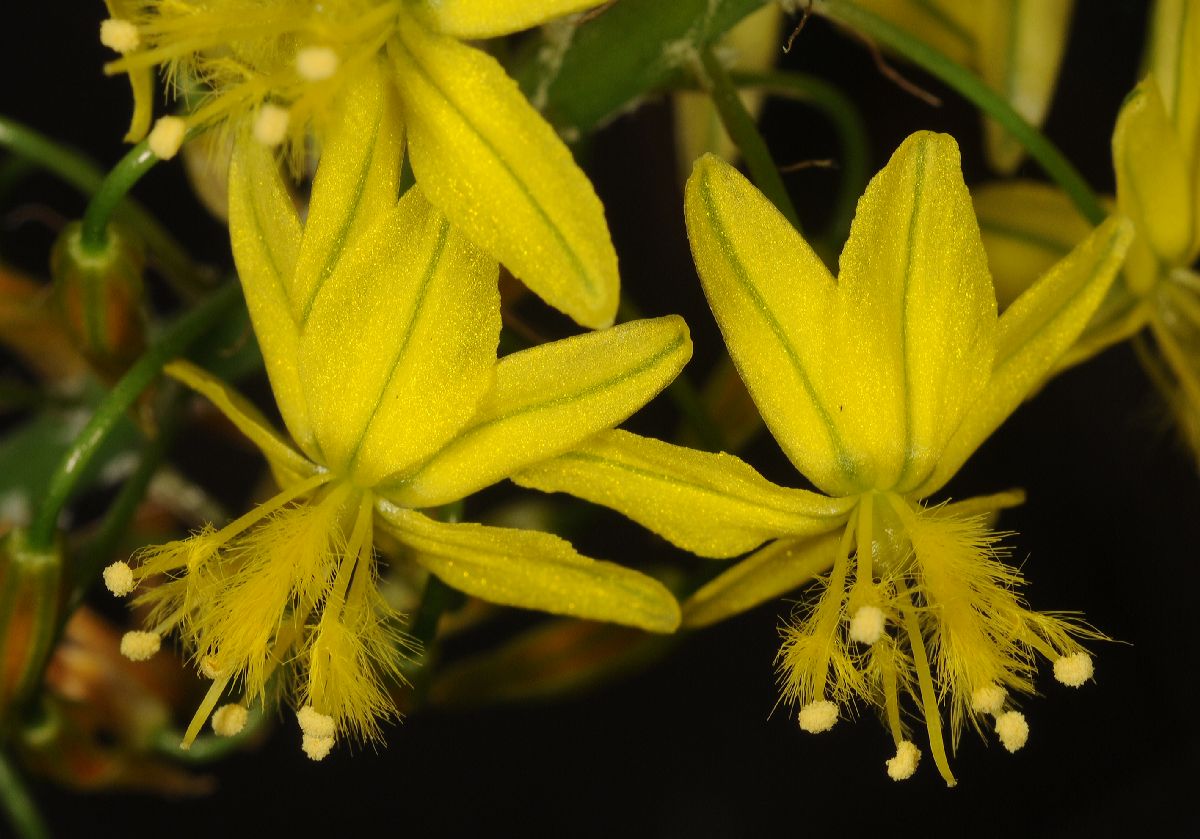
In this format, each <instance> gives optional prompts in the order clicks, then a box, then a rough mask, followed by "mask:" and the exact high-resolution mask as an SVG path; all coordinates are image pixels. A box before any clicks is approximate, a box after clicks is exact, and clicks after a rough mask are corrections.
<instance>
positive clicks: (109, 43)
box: [100, 17, 142, 55]
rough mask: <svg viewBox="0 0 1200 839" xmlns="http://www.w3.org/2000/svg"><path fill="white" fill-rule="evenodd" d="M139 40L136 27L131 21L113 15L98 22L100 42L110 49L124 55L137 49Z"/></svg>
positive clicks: (140, 40)
mask: <svg viewBox="0 0 1200 839" xmlns="http://www.w3.org/2000/svg"><path fill="white" fill-rule="evenodd" d="M141 42H142V39H141V36H140V35H138V30H137V27H136V26H134V25H133V23H132V22H131V21H128V20H122V19H121V18H115V17H114V18H109V19H108V20H105V21H102V22H101V23H100V43H102V44H104V46H106V47H108V48H109V49H110V50H115V51H116V52H119V53H121V55H124V54H125V53H127V52H133V51H134V50H135V49H137V48H138V45H139V44H141Z"/></svg>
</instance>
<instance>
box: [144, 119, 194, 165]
mask: <svg viewBox="0 0 1200 839" xmlns="http://www.w3.org/2000/svg"><path fill="white" fill-rule="evenodd" d="M186 134H187V123H186V122H185V121H184V120H183V119H182V118H180V117H160V118H159V119H158V121H157V122H155V123H154V127H153V128H151V129H150V136H149V137H147V138H146V145H148V146H149V147H150V151H152V152H154V154H155V155H157V156H158V158H159V159H160V160H170V159H171V158H172V157H174V156H175V155H176V154H177V153H178V152H179V147H180V146H182V145H183V138H184V136H185V135H186Z"/></svg>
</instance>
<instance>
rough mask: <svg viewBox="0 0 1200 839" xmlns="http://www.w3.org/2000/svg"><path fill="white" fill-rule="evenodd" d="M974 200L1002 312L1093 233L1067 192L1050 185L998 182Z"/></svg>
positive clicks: (976, 193) (980, 190) (978, 192)
mask: <svg viewBox="0 0 1200 839" xmlns="http://www.w3.org/2000/svg"><path fill="white" fill-rule="evenodd" d="M972 197H973V198H974V199H975V214H976V216H977V217H978V219H979V232H980V233H981V234H982V236H983V247H984V249H985V250H986V251H987V255H988V266H989V267H990V268H991V272H992V282H993V284H994V285H995V288H996V299H997V300H998V301H999V303H1000V307H1001V308H1005V307H1007V306H1008V305H1009V304H1010V303H1012V302H1013V301H1014V300H1016V299H1017V297H1018V296H1019V295H1020V294H1021V293H1022V292H1023V291H1025V289H1027V288H1029V287H1030V286H1031V285H1033V282H1034V280H1036V279H1037V278H1038V277H1040V276H1042V274H1044V273H1046V272H1047V271H1048V270H1050V268H1051V267H1053V266H1054V264H1055V263H1056V262H1058V261H1059V260H1060V259H1062V258H1063V257H1064V256H1066V255H1067V254H1068V253H1070V252H1071V249H1072V248H1074V247H1075V246H1076V245H1077V244H1079V243H1080V242H1082V241H1083V240H1084V238H1086V237H1087V235H1088V234H1089V233H1091V232H1092V226H1091V225H1090V224H1088V223H1087V220H1086V219H1084V218H1083V216H1081V215H1079V211H1078V210H1077V209H1075V204H1074V203H1073V202H1072V201H1071V199H1070V198H1068V197H1067V194H1066V193H1065V192H1063V191H1062V190H1060V189H1057V188H1055V187H1053V186H1051V185H1049V184H1044V183H1039V182H1037V181H997V182H995V183H989V184H984V185H983V186H981V187H979V188H978V189H976V190H974V191H973V194H972Z"/></svg>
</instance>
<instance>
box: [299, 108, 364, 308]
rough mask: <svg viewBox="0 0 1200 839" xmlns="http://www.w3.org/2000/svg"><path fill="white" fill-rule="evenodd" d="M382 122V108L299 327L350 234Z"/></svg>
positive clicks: (305, 303)
mask: <svg viewBox="0 0 1200 839" xmlns="http://www.w3.org/2000/svg"><path fill="white" fill-rule="evenodd" d="M382 122H383V110H380V113H379V116H377V117H376V118H375V127H374V129H373V130H372V133H371V141H370V142H369V143H367V144H366V146H367V154H366V156H365V157H364V158H363V160H362V163H361V164H360V165H359V167H358V177H357V178H356V179H355V181H354V199H353V200H352V201H351V202H350V207H349V208H348V209H347V212H346V216H345V219H344V220H343V222H342V226H341V229H340V230H338V234H337V236H335V237H334V240H333V247H332V248H331V249H330V251H329V254H328V255H327V256H326V257H325V264H324V265H322V266H321V272H320V274H318V275H317V281H316V282H315V283H313V287H312V290H310V291H309V293H308V298H307V299H306V300H305V301H304V307H303V308H302V309H301V312H300V328H301V329H303V328H304V326H305V325H306V324H307V323H308V318H309V315H311V314H312V310H313V306H314V305H315V304H316V302H317V295H319V294H320V293H321V289H322V288H324V287H325V282H326V280H328V279H329V277H330V275H332V274H333V269H334V268H335V267H336V266H337V263H338V260H339V259H341V256H342V251H343V250H345V248H346V238H347V236H349V235H350V228H351V227H352V226H353V225H354V220H355V218H356V217H357V215H358V205H359V204H360V203H361V202H362V195H363V192H364V191H365V190H366V188H367V178H368V177H369V176H370V172H371V165H372V164H373V163H374V162H375V149H376V147H377V146H378V145H379V128H380V125H381V124H382Z"/></svg>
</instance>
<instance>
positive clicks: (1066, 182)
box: [819, 0, 1108, 224]
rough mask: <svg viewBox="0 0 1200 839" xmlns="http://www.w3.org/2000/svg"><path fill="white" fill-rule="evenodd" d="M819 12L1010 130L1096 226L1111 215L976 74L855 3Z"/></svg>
mask: <svg viewBox="0 0 1200 839" xmlns="http://www.w3.org/2000/svg"><path fill="white" fill-rule="evenodd" d="M819 8H820V10H821V12H822V13H824V14H827V15H828V16H829V17H831V18H834V19H835V20H838V21H840V22H841V23H844V24H846V25H847V26H849V27H851V28H853V29H855V30H858V31H859V32H862V33H863V34H865V35H867V36H868V37H870V38H871V39H873V40H875V41H878V42H879V43H881V44H884V45H885V46H887V47H889V48H891V49H892V50H895V51H896V52H897V53H899V54H900V55H902V56H904V57H905V58H907V59H908V60H909V61H911V62H913V63H914V64H916V65H917V66H918V67H920V68H921V69H923V70H925V71H926V72H928V73H930V74H932V75H934V76H936V77H937V78H938V79H940V80H941V81H943V82H945V83H946V84H947V85H949V86H950V87H952V88H954V89H955V90H956V91H958V92H959V93H960V94H961V95H962V96H963V97H965V98H966V99H968V100H970V101H971V102H972V103H973V104H974V105H975V106H976V107H978V108H979V109H980V110H981V111H983V112H984V113H986V114H987V115H988V116H990V117H991V118H992V119H994V120H996V122H998V123H1000V124H1001V125H1002V126H1004V128H1006V129H1007V130H1008V132H1009V133H1010V134H1012V136H1013V137H1015V138H1016V139H1017V140H1018V141H1019V142H1020V143H1021V145H1023V146H1024V147H1025V150H1026V151H1027V152H1029V156H1030V157H1032V158H1033V159H1034V160H1036V161H1037V162H1038V164H1039V165H1040V166H1041V167H1042V168H1043V169H1044V170H1045V171H1046V174H1047V175H1049V176H1050V177H1051V178H1053V179H1054V181H1055V183H1057V184H1058V185H1059V186H1060V187H1062V189H1063V191H1064V192H1066V193H1067V195H1068V196H1070V198H1071V200H1072V201H1073V202H1074V203H1075V206H1076V207H1078V208H1079V212H1080V213H1082V214H1083V216H1084V218H1086V219H1087V220H1088V221H1090V222H1091V223H1092V224H1099V223H1100V222H1101V221H1103V220H1104V219H1105V218H1106V217H1107V216H1108V213H1106V212H1105V211H1104V208H1103V207H1102V206H1101V205H1100V201H1099V200H1098V199H1097V198H1096V194H1095V193H1094V192H1092V189H1091V187H1089V186H1088V184H1087V181H1085V180H1084V179H1083V176H1082V175H1080V174H1079V170H1077V169H1076V168H1075V167H1074V166H1073V165H1072V164H1071V162H1070V161H1069V160H1067V159H1066V157H1064V156H1063V153H1062V152H1061V151H1059V150H1058V147H1057V146H1055V145H1054V144H1053V143H1051V142H1050V141H1049V140H1048V139H1046V137H1045V135H1043V134H1042V133H1041V132H1040V131H1038V130H1037V129H1036V128H1034V127H1033V126H1032V125H1030V124H1029V122H1028V121H1026V120H1025V118H1024V117H1022V116H1021V115H1020V114H1018V113H1017V112H1016V111H1015V110H1013V107H1012V106H1011V105H1009V104H1008V102H1007V101H1006V100H1005V99H1004V97H1003V96H1001V95H1000V94H999V93H997V92H996V91H994V90H992V89H991V88H990V87H988V86H987V85H986V84H985V83H984V82H983V80H982V79H980V78H979V77H978V76H976V75H975V74H974V73H971V72H970V71H969V70H966V69H964V68H963V67H961V66H959V65H958V64H955V63H954V62H953V61H951V60H950V59H949V58H947V57H946V56H945V55H943V54H942V53H940V52H938V51H937V50H935V49H933V47H931V46H929V45H928V44H926V43H925V42H923V41H921V40H920V39H918V38H914V37H913V36H912V35H909V34H908V33H907V32H905V31H904V30H902V29H900V28H899V27H897V26H894V25H892V24H891V23H888V22H887V21H886V20H884V19H883V18H881V17H879V16H878V15H875V14H874V13H872V12H870V11H868V10H867V9H865V8H863V7H862V6H860V5H858V4H857V3H854V2H851V0H821V3H820V5H819Z"/></svg>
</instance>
